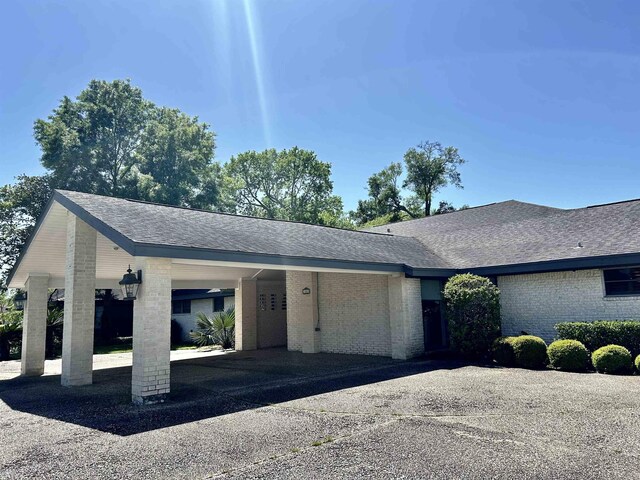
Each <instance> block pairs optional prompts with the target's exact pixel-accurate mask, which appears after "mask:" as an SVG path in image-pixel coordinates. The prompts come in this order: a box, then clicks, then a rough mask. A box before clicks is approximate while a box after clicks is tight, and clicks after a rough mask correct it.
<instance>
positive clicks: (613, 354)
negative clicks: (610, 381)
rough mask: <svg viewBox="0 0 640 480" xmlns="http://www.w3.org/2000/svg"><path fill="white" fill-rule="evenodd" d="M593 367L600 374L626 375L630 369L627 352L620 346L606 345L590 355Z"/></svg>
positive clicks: (629, 354) (630, 359) (630, 361)
mask: <svg viewBox="0 0 640 480" xmlns="http://www.w3.org/2000/svg"><path fill="white" fill-rule="evenodd" d="M591 360H592V361H593V366H594V368H595V369H596V371H598V372H600V373H628V372H630V371H631V369H632V368H633V367H632V357H631V353H629V350H627V349H626V348H624V347H621V346H620V345H606V346H604V347H601V348H599V349H597V350H596V351H595V352H593V354H592V355H591Z"/></svg>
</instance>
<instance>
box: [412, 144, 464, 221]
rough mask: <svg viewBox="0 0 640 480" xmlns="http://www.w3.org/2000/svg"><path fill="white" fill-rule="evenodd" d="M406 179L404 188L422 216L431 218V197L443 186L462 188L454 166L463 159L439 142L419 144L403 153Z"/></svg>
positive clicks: (461, 162)
mask: <svg viewBox="0 0 640 480" xmlns="http://www.w3.org/2000/svg"><path fill="white" fill-rule="evenodd" d="M404 162H405V165H406V167H407V177H406V178H405V181H404V186H405V187H407V188H409V189H410V190H411V191H413V193H415V195H416V196H417V197H418V198H419V199H420V200H422V202H423V205H424V209H423V212H424V216H429V215H431V203H432V200H433V194H434V193H436V192H437V191H438V190H440V189H441V188H443V187H445V186H447V185H454V186H456V187H458V188H462V182H461V179H460V172H458V167H459V166H460V165H462V164H463V163H465V160H464V159H463V158H462V157H461V156H460V154H459V153H458V149H457V148H455V147H443V146H442V144H440V143H439V142H429V141H426V142H422V143H420V144H419V145H418V146H417V147H416V148H410V149H409V150H407V153H405V154H404Z"/></svg>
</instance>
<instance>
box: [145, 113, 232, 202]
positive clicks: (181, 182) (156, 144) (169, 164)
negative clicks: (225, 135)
mask: <svg viewBox="0 0 640 480" xmlns="http://www.w3.org/2000/svg"><path fill="white" fill-rule="evenodd" d="M150 117H151V119H150V121H149V122H148V124H147V125H146V127H145V129H144V131H143V133H142V137H141V139H140V146H139V148H138V150H137V152H136V154H137V159H138V160H139V166H138V168H139V171H140V173H141V174H142V175H141V176H140V180H139V194H140V196H141V197H142V198H144V199H146V200H150V201H154V202H159V203H166V204H170V205H182V206H186V207H192V208H208V207H211V206H215V205H216V203H217V200H218V193H219V187H218V181H219V179H220V174H221V171H220V170H221V169H220V166H219V164H217V163H214V162H213V155H214V149H215V134H214V133H213V132H212V131H210V130H209V126H208V125H207V124H206V123H200V122H199V121H198V117H190V116H189V115H186V114H184V113H182V112H181V111H180V110H177V109H173V108H158V109H155V110H154V111H153V112H152V113H151V115H150Z"/></svg>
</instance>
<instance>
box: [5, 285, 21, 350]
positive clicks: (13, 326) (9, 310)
mask: <svg viewBox="0 0 640 480" xmlns="http://www.w3.org/2000/svg"><path fill="white" fill-rule="evenodd" d="M21 338H22V312H21V311H19V310H16V309H15V307H14V304H13V299H12V298H11V297H9V295H7V294H6V293H2V292H0V361H1V360H8V359H9V355H10V353H11V350H12V349H13V348H15V347H17V346H19V344H20V340H21Z"/></svg>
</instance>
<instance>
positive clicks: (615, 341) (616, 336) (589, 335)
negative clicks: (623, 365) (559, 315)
mask: <svg viewBox="0 0 640 480" xmlns="http://www.w3.org/2000/svg"><path fill="white" fill-rule="evenodd" d="M555 328H556V331H557V332H558V337H559V338H560V339H562V340H578V341H579V342H582V343H583V344H584V346H585V347H587V350H589V351H591V352H593V351H595V350H597V349H598V348H600V347H604V346H605V345H620V346H623V347H625V348H626V349H627V350H629V351H630V352H631V354H632V355H638V354H640V321H633V320H607V321H597V322H566V323H558V324H557V325H556V327H555Z"/></svg>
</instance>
